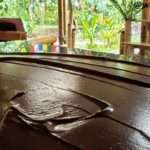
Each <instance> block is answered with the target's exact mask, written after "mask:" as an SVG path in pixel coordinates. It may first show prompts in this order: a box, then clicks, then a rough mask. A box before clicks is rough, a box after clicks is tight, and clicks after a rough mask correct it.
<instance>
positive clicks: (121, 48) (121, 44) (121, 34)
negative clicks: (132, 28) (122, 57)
mask: <svg viewBox="0 0 150 150" xmlns="http://www.w3.org/2000/svg"><path fill="white" fill-rule="evenodd" d="M124 42H125V41H124V31H121V33H120V54H125V52H124V51H125V49H124V44H123V43H124Z"/></svg>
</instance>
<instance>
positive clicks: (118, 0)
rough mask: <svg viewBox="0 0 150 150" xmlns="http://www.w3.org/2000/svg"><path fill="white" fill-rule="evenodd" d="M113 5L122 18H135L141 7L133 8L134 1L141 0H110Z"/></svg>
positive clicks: (140, 0)
mask: <svg viewBox="0 0 150 150" xmlns="http://www.w3.org/2000/svg"><path fill="white" fill-rule="evenodd" d="M110 1H111V2H112V4H113V6H114V7H115V8H116V9H117V10H118V11H119V12H120V14H121V15H122V16H123V18H124V19H131V20H136V19H137V16H138V15H137V14H138V13H140V12H141V10H142V9H141V8H140V7H139V8H135V5H134V4H135V3H136V2H142V0H110Z"/></svg>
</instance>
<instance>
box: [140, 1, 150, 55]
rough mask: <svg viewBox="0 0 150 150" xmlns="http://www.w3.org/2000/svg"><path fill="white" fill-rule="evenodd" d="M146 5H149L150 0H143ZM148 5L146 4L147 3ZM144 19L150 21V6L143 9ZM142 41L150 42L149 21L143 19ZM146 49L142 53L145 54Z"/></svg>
mask: <svg viewBox="0 0 150 150" xmlns="http://www.w3.org/2000/svg"><path fill="white" fill-rule="evenodd" d="M143 3H144V5H145V4H147V5H148V6H149V4H150V0H143ZM145 6H146V5H145ZM142 20H146V21H150V7H145V8H143V11H142ZM141 43H150V26H148V24H147V22H144V21H142V24H141ZM144 54H145V51H144V50H143V51H141V55H144Z"/></svg>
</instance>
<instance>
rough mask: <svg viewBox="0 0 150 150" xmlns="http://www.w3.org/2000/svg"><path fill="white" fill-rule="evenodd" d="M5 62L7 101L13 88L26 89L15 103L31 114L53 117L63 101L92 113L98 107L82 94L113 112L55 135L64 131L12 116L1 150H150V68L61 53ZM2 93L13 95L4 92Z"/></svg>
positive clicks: (2, 82)
mask: <svg viewBox="0 0 150 150" xmlns="http://www.w3.org/2000/svg"><path fill="white" fill-rule="evenodd" d="M0 60H1V62H0V89H1V92H0V94H1V95H5V96H2V98H3V101H4V99H6V100H8V99H9V97H12V96H11V93H13V92H14V91H13V90H16V91H17V90H18V91H25V92H26V93H25V95H23V96H21V97H18V98H17V99H15V100H14V102H15V103H19V104H20V106H21V108H23V109H24V110H25V111H26V112H27V113H29V114H30V113H32V114H33V113H34V112H35V114H37V112H39V114H41V113H43V114H46V113H48V114H50V113H51V112H55V111H57V108H58V113H59V106H60V105H61V104H62V103H63V104H64V103H65V104H66V105H67V104H69V105H68V106H71V105H75V106H80V107H82V108H85V109H86V110H88V111H90V112H91V113H94V112H95V111H96V110H97V109H99V107H97V105H95V103H93V101H92V100H91V101H89V100H88V98H87V97H84V96H83V95H80V94H79V93H82V94H86V95H88V96H91V97H94V98H96V99H97V100H103V101H106V102H108V103H110V104H111V105H112V106H113V108H114V112H112V114H110V115H106V116H97V117H94V118H91V119H88V120H84V119H83V120H81V121H73V122H71V123H61V122H60V123H59V124H57V125H56V126H54V129H55V130H56V131H62V132H50V131H49V132H48V131H47V130H45V129H43V128H40V127H38V128H37V127H34V128H33V127H32V126H28V125H27V124H25V123H23V122H22V121H20V120H18V119H17V118H16V117H14V116H13V117H11V116H10V117H9V116H8V117H7V120H6V121H5V125H4V127H3V129H2V131H1V132H0V148H1V149H2V150H10V149H14V150H19V149H25V150H30V149H37V150H38V149H39V150H40V149H53V150H57V149H58V150H61V149H62V150H63V149H64V150H72V149H83V150H100V149H102V150H109V149H110V150H127V149H131V150H132V149H133V150H148V149H150V129H149V127H150V119H149V112H150V103H149V100H150V68H149V67H147V66H145V65H143V66H142V65H141V66H138V65H136V64H130V63H129V64H128V63H123V62H117V61H116V62H113V61H110V60H105V61H104V60H103V59H99V60H98V59H96V60H93V59H90V58H86V59H84V58H82V59H81V58H70V57H66V56H65V57H63V56H59V55H58V56H41V57H40V56H9V58H8V56H3V57H1V58H0ZM2 90H3V91H6V90H7V91H8V93H10V94H3V93H4V92H3V91H2ZM11 91H13V92H11ZM6 93H7V92H6ZM57 106H58V107H57ZM66 112H67V116H69V117H70V116H75V115H78V116H79V115H81V116H86V115H88V114H87V112H85V111H83V110H80V109H77V108H74V109H73V108H71V107H67V111H66ZM44 116H45V115H44ZM16 120H17V121H16ZM50 127H51V126H50Z"/></svg>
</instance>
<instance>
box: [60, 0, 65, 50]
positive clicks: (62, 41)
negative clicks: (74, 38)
mask: <svg viewBox="0 0 150 150" xmlns="http://www.w3.org/2000/svg"><path fill="white" fill-rule="evenodd" d="M65 1H66V0H58V18H59V19H58V22H59V23H58V24H59V46H60V53H67V48H66V40H65V30H66V29H65V28H66V27H65V26H66V25H65V24H66V23H65V20H66V19H65V18H66V15H65V12H66V10H65Z"/></svg>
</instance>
